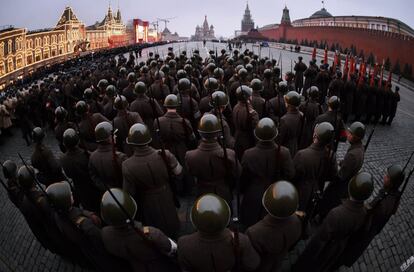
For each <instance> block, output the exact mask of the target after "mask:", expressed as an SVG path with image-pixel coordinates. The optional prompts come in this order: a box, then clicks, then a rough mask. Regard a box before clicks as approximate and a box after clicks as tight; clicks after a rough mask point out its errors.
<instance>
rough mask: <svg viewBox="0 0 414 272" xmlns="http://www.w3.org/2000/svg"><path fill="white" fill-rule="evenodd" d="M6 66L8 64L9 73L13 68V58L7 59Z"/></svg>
mask: <svg viewBox="0 0 414 272" xmlns="http://www.w3.org/2000/svg"><path fill="white" fill-rule="evenodd" d="M7 66H8V71H9V73H10V72H11V71H13V70H14V63H13V58H9V59H8V60H7Z"/></svg>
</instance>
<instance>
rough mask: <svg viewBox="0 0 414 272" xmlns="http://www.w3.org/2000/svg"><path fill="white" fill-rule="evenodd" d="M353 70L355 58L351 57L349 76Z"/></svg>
mask: <svg viewBox="0 0 414 272" xmlns="http://www.w3.org/2000/svg"><path fill="white" fill-rule="evenodd" d="M354 72H355V59H354V57H351V61H350V65H349V77H351V75H352V74H353V73H354Z"/></svg>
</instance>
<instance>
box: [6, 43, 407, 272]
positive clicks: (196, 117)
mask: <svg viewBox="0 0 414 272" xmlns="http://www.w3.org/2000/svg"><path fill="white" fill-rule="evenodd" d="M141 60H142V58H141ZM294 70H295V71H296V75H294V74H293V73H291V72H288V73H286V75H285V79H284V80H283V78H282V73H281V70H280V68H279V66H278V65H277V63H276V61H274V60H270V59H266V58H264V59H261V58H259V56H257V55H254V54H253V52H251V51H249V50H245V51H244V52H238V51H237V50H234V51H233V52H231V54H228V53H227V52H226V50H224V49H223V50H222V51H221V54H217V51H216V52H214V51H210V52H209V55H208V56H207V57H206V58H204V59H203V58H202V57H201V56H200V52H199V51H198V50H193V51H192V52H191V53H190V52H185V51H182V52H180V54H179V55H177V56H176V55H175V54H174V52H173V48H168V55H167V56H166V57H165V58H163V57H160V55H159V54H154V53H152V52H150V53H149V54H148V58H147V60H146V62H144V61H141V62H140V59H139V58H138V57H137V58H135V56H134V54H133V53H131V54H130V56H129V58H128V59H126V58H125V57H123V55H118V56H114V55H105V56H99V57H95V58H92V59H89V60H87V61H83V62H82V63H76V64H75V65H74V66H73V67H72V68H71V69H70V70H68V71H66V72H65V73H60V74H59V75H58V76H53V77H48V78H46V79H45V80H43V81H42V82H41V83H40V82H38V83H37V84H35V85H33V86H32V87H31V88H30V89H29V90H28V91H19V92H18V93H17V94H16V95H15V96H16V100H17V102H16V108H15V115H16V116H17V118H18V122H19V125H20V127H21V130H22V132H23V136H24V138H25V140H26V142H27V144H28V145H31V144H32V142H33V154H32V156H31V163H30V165H28V164H27V163H26V162H25V161H24V160H23V159H22V162H23V163H24V164H23V165H22V166H21V167H20V168H19V167H18V166H17V164H16V163H15V162H13V161H10V160H8V161H6V162H4V163H3V172H4V177H5V178H6V183H5V185H6V186H7V191H8V195H9V198H10V200H11V201H12V202H13V203H14V205H15V206H16V207H17V208H18V209H19V210H20V211H21V213H22V214H23V216H24V218H25V219H26V221H27V223H28V225H29V227H30V229H31V230H32V232H33V234H34V235H35V237H36V238H37V239H38V241H39V242H40V243H41V245H42V246H43V247H44V248H46V249H49V250H50V251H51V252H53V253H56V254H59V255H60V256H62V257H63V258H65V259H67V260H69V261H72V262H75V263H77V264H79V265H80V266H82V267H87V268H90V269H96V270H97V271H137V272H138V271H208V272H210V271H280V270H281V269H282V263H283V260H284V259H285V258H286V257H287V255H288V253H289V251H290V250H292V249H293V248H294V247H295V245H296V244H297V243H298V242H299V241H301V240H306V247H305V249H304V251H303V252H302V253H301V255H300V256H299V258H298V259H297V261H296V263H295V264H293V266H292V267H291V268H290V269H291V270H292V271H333V270H335V269H337V268H339V267H341V266H342V265H346V266H352V265H353V263H355V262H356V260H357V259H358V258H359V256H360V255H361V254H362V253H363V252H364V250H365V249H366V248H367V247H368V245H369V243H370V242H371V240H372V239H373V238H374V237H375V236H376V235H377V234H378V233H380V232H381V230H382V228H383V227H384V225H386V223H387V222H388V220H389V219H390V217H391V216H392V215H393V214H395V212H396V210H397V208H398V205H399V200H400V197H401V194H402V192H401V190H399V188H400V186H401V184H402V183H403V182H404V180H406V181H408V179H405V170H406V169H405V168H406V167H401V166H400V165H392V166H390V167H388V168H387V169H386V170H385V174H384V182H383V185H381V187H382V189H381V190H380V191H379V194H378V195H376V196H375V197H373V198H371V199H372V200H371V201H368V199H370V197H371V196H372V193H373V189H374V180H373V177H372V175H371V174H370V173H368V172H364V171H362V170H361V168H362V166H363V162H364V152H365V149H364V145H363V139H364V137H365V132H366V128H365V125H364V124H363V123H361V122H359V121H360V119H361V118H363V117H365V119H364V122H365V123H368V122H378V121H381V122H383V123H387V122H388V123H389V124H390V123H391V122H392V119H393V117H394V116H395V112H396V108H397V103H398V100H399V95H398V89H396V90H395V92H393V91H392V90H391V84H390V82H388V83H385V84H382V85H381V86H383V87H381V86H380V85H379V83H378V82H377V81H378V80H377V79H375V80H374V84H373V85H370V84H369V83H368V81H369V79H366V78H363V79H362V82H361V81H358V82H357V81H356V77H355V76H354V74H351V76H350V78H349V80H347V79H345V80H344V78H343V77H342V75H341V73H340V72H338V71H333V69H329V67H327V66H326V65H322V66H321V67H320V68H319V67H317V66H316V64H315V62H314V61H312V62H311V63H310V66H309V67H307V66H306V65H305V64H304V63H303V62H302V59H301V58H300V59H299V62H298V63H297V64H296V66H295V68H294ZM304 77H305V80H304ZM351 116H352V117H354V119H355V121H354V122H353V123H352V124H350V126H349V128H348V127H346V126H345V124H344V123H345V122H346V121H347V120H348V119H350V118H351ZM47 125H48V126H49V127H50V128H53V130H54V133H55V136H56V139H57V141H58V143H59V147H60V150H61V152H62V154H61V155H60V156H59V157H58V158H57V157H55V155H54V154H53V152H52V151H51V149H50V148H49V147H48V146H47V144H46V143H45V131H44V130H45V127H46V126H47ZM33 127H34V128H33ZM42 127H43V129H42ZM341 141H342V142H346V141H347V142H348V143H349V148H348V150H347V151H346V154H345V156H344V158H343V160H340V161H338V160H337V157H336V150H337V147H338V144H339V142H341ZM365 148H366V146H365ZM407 164H408V163H407ZM378 171H380V170H378ZM185 197H186V198H187V199H188V198H191V197H196V200H195V202H194V205H193V206H192V208H191V212H190V215H189V218H190V220H191V222H192V225H193V227H194V232H192V233H188V232H189V230H183V228H182V227H181V228H180V224H182V222H180V220H179V216H178V210H179V208H180V205H181V203H180V201H182V200H183V199H184V198H185ZM185 216H187V215H185Z"/></svg>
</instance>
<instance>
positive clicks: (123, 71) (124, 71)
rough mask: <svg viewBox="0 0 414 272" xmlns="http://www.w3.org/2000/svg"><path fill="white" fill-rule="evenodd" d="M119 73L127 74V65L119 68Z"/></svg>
mask: <svg viewBox="0 0 414 272" xmlns="http://www.w3.org/2000/svg"><path fill="white" fill-rule="evenodd" d="M119 73H120V74H121V75H125V74H126V73H127V69H126V68H125V67H122V68H121V69H119Z"/></svg>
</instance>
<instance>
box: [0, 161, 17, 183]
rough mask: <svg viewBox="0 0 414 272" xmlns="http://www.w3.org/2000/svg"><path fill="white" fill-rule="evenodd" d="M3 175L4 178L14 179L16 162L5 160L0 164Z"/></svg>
mask: <svg viewBox="0 0 414 272" xmlns="http://www.w3.org/2000/svg"><path fill="white" fill-rule="evenodd" d="M2 168H3V175H4V177H5V178H6V179H14V178H15V177H16V175H17V164H16V163H15V162H14V161H11V160H7V161H5V162H4V163H3V165H2Z"/></svg>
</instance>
